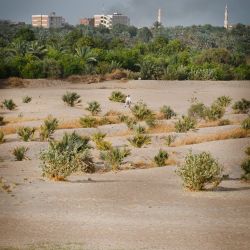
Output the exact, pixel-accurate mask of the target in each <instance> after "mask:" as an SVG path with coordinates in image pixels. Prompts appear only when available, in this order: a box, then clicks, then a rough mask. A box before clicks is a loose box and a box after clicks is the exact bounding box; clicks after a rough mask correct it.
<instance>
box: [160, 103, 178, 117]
mask: <svg viewBox="0 0 250 250" xmlns="http://www.w3.org/2000/svg"><path fill="white" fill-rule="evenodd" d="M160 112H161V113H162V114H163V116H164V118H165V119H171V118H172V117H174V116H176V113H175V112H174V110H173V109H172V108H171V107H170V106H166V105H164V106H163V107H162V108H161V110H160Z"/></svg>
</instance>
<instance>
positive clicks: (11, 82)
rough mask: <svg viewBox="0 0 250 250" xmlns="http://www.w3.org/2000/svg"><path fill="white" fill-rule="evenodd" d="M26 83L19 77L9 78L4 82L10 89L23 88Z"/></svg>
mask: <svg viewBox="0 0 250 250" xmlns="http://www.w3.org/2000/svg"><path fill="white" fill-rule="evenodd" d="M26 83H27V81H26V80H24V79H22V78H19V77H9V78H8V79H6V80H5V84H6V85H7V86H9V87H12V88H23V87H24V86H25V84H26Z"/></svg>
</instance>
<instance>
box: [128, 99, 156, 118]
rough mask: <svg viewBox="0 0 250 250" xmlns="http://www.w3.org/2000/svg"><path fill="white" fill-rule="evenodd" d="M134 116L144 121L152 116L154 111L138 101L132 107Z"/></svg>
mask: <svg viewBox="0 0 250 250" xmlns="http://www.w3.org/2000/svg"><path fill="white" fill-rule="evenodd" d="M131 111H132V113H133V115H134V117H135V118H136V119H137V120H139V121H144V120H147V119H149V118H152V115H153V112H152V111H151V110H150V109H149V108H148V107H147V104H145V103H143V102H138V103H136V104H135V105H134V106H133V107H132V109H131Z"/></svg>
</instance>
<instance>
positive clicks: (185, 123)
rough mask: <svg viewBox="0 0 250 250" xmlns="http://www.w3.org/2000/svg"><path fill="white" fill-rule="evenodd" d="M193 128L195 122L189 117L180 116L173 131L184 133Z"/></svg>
mask: <svg viewBox="0 0 250 250" xmlns="http://www.w3.org/2000/svg"><path fill="white" fill-rule="evenodd" d="M195 127H196V120H195V119H193V118H192V117H189V116H182V118H181V119H179V120H178V121H177V122H176V123H175V130H176V132H178V133H185V132H187V131H189V130H190V129H194V128H195Z"/></svg>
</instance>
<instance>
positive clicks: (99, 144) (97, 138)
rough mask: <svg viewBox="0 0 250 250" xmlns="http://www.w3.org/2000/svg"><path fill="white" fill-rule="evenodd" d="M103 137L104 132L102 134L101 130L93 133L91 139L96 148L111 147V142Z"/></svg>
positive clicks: (106, 148) (102, 149)
mask: <svg viewBox="0 0 250 250" xmlns="http://www.w3.org/2000/svg"><path fill="white" fill-rule="evenodd" d="M105 137H106V134H103V133H101V132H98V133H96V134H93V136H92V140H93V141H94V142H95V144H96V148H97V149H98V150H101V151H107V150H110V149H111V148H112V144H111V143H110V142H108V141H105V140H104V138H105Z"/></svg>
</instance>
